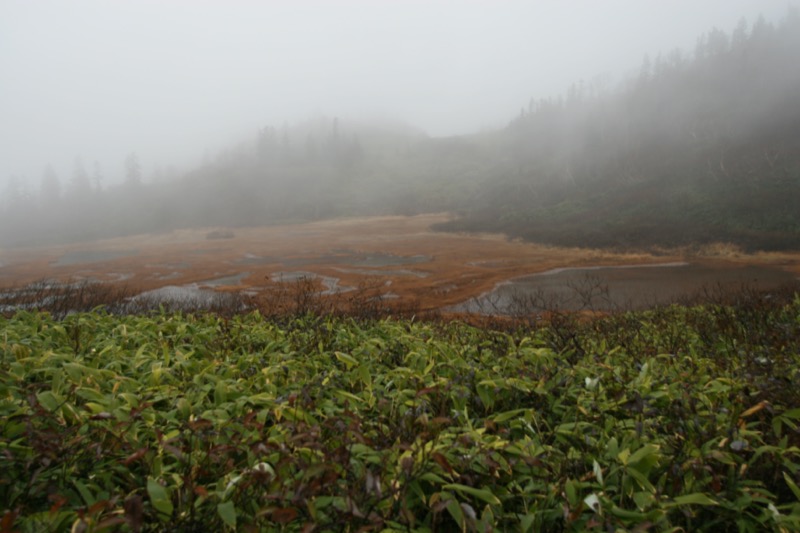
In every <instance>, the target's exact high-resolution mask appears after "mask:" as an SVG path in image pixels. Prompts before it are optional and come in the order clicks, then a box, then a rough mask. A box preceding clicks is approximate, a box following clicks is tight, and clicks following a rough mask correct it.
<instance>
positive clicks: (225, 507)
mask: <svg viewBox="0 0 800 533" xmlns="http://www.w3.org/2000/svg"><path fill="white" fill-rule="evenodd" d="M217 513H218V514H219V516H220V518H222V521H223V522H225V525H227V526H228V527H230V528H232V529H236V507H235V506H234V504H233V502H232V501H227V502H222V503H219V504H217Z"/></svg>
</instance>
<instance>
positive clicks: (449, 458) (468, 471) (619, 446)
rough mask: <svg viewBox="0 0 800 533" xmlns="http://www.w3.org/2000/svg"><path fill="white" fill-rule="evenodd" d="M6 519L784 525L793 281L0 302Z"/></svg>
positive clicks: (23, 524)
mask: <svg viewBox="0 0 800 533" xmlns="http://www.w3.org/2000/svg"><path fill="white" fill-rule="evenodd" d="M0 331H2V338H0V357H1V358H2V359H1V361H2V364H1V365H0V420H2V422H1V423H0V432H1V435H2V436H1V437H0V501H2V502H3V504H4V505H3V507H4V508H5V512H4V514H3V515H2V517H1V518H0V531H3V532H6V531H8V532H10V531H32V532H33V531H35V532H38V531H66V530H70V528H72V531H134V532H139V531H165V530H169V531H224V530H234V529H235V530H238V531H265V530H266V531H330V530H341V531H348V530H349V531H510V530H519V531H585V530H598V531H601V530H602V531H715V532H716V531H796V530H798V529H800V488H798V485H800V428H799V427H798V424H800V391H799V390H798V389H797V386H796V384H797V383H798V382H800V366H798V363H799V362H800V361H798V358H800V355H799V354H800V297H798V296H797V295H796V293H794V292H792V291H786V292H782V293H775V294H771V295H763V294H757V293H753V292H749V293H742V294H740V295H736V296H730V297H726V298H722V297H720V298H719V299H718V300H716V301H713V300H709V301H706V302H705V303H704V304H702V305H695V306H688V305H687V306H670V307H663V308H657V309H653V310H649V311H644V312H628V313H619V314H615V315H612V316H607V317H604V318H597V319H593V320H586V319H581V318H580V317H578V316H576V315H566V314H564V315H552V316H551V317H549V319H546V320H531V322H530V323H529V324H527V325H523V324H522V323H519V322H517V323H513V324H511V323H508V322H501V321H495V322H494V327H487V326H486V325H484V326H482V327H475V326H470V325H467V324H464V323H460V322H442V321H436V322H433V321H427V322H419V321H417V320H415V319H412V318H408V319H402V320H401V319H392V318H381V319H376V318H352V317H350V318H348V317H345V316H336V314H335V313H326V314H314V313H310V312H306V313H295V314H284V315H282V316H281V315H278V314H276V315H274V316H270V317H266V316H265V315H263V314H261V313H258V312H251V313H249V314H238V315H237V314H233V315H231V316H227V317H226V316H222V315H219V314H214V313H200V314H190V313H185V312H174V311H167V310H163V309H162V310H156V311H151V312H150V313H148V314H138V315H131V314H121V315H115V314H111V313H109V312H107V311H105V310H103V309H97V310H95V311H94V312H83V313H72V314H66V315H65V316H63V317H61V318H60V319H58V318H56V317H54V316H53V315H51V314H49V313H46V312H39V311H35V312H34V311H18V312H16V313H14V314H11V315H8V316H6V317H4V318H2V319H0Z"/></svg>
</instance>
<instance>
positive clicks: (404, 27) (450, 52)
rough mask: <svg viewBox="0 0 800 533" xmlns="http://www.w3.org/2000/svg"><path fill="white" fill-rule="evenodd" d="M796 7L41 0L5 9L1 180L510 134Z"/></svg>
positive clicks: (109, 177)
mask: <svg viewBox="0 0 800 533" xmlns="http://www.w3.org/2000/svg"><path fill="white" fill-rule="evenodd" d="M785 9H786V2H785V1H783V0H781V1H772V0H769V1H764V0H759V1H753V0H749V1H745V0H737V1H730V0H728V1H707V2H702V3H697V2H689V1H678V2H668V3H667V2H658V3H656V2H634V1H630V0H627V1H622V0H616V1H612V2H602V3H597V2H588V1H569V2H520V1H512V2H504V3H503V4H502V5H500V6H498V5H497V4H496V3H493V2H476V1H470V2H453V1H450V2H417V1H412V2H402V3H400V2H394V3H383V2H366V1H344V2H319V1H318V2H311V1H301V2H266V3H255V2H243V1H241V2H225V3H223V2H209V1H204V2H187V1H180V2H167V3H164V2H155V1H143V2H113V3H109V2H103V1H86V0H77V1H74V2H57V1H43V2H26V1H16V0H10V1H5V2H3V3H2V5H0V87H2V91H0V116H1V117H2V120H1V121H0V182H3V181H6V180H9V179H11V178H12V177H13V178H15V179H16V180H18V181H19V182H21V183H24V184H27V186H28V187H29V188H31V189H36V188H37V187H38V184H39V182H40V180H41V177H42V173H43V172H44V170H45V168H46V166H47V165H51V166H52V168H53V169H54V171H55V173H56V174H57V175H58V177H59V178H60V179H61V180H62V181H68V180H69V176H70V175H71V173H72V172H73V170H74V167H75V164H76V163H75V161H76V158H81V159H82V161H83V164H85V165H86V166H87V167H89V168H90V169H94V168H96V169H97V173H98V176H99V177H101V178H102V180H103V182H104V183H105V184H106V185H109V184H115V183H120V182H122V181H123V179H124V172H125V167H124V161H125V159H126V157H127V156H128V155H129V154H130V153H132V152H133V153H136V154H137V156H138V157H139V159H140V161H141V165H142V172H143V174H144V179H145V180H146V181H150V180H153V179H156V178H157V177H158V176H162V175H164V174H177V173H180V172H183V171H188V170H191V169H192V168H194V167H196V166H197V165H199V164H201V163H202V162H203V161H204V160H206V161H207V160H208V158H209V157H214V156H216V155H217V154H218V152H219V150H221V149H223V148H225V147H227V146H229V145H230V144H233V143H236V142H239V141H241V140H243V139H247V138H249V137H250V136H251V135H252V134H253V132H255V131H257V129H258V128H261V127H264V126H265V125H281V124H283V123H285V122H286V123H289V124H290V125H291V124H294V123H296V122H298V121H303V120H306V119H309V118H311V117H314V116H318V115H326V116H331V117H333V116H339V117H346V118H348V119H354V120H366V119H376V118H380V119H383V120H395V121H402V122H405V123H407V124H410V125H413V126H414V127H417V128H420V129H422V130H423V131H425V132H426V133H427V134H429V135H431V136H449V135H458V134H468V133H474V132H477V131H479V130H482V129H492V128H496V127H502V126H504V125H505V123H506V122H507V121H508V119H509V117H511V116H513V115H514V113H516V111H517V110H518V108H519V107H520V105H524V104H525V103H526V102H528V101H529V99H531V98H537V99H538V98H545V97H550V96H554V95H557V94H559V93H562V92H563V91H565V90H566V89H567V87H568V86H569V85H570V84H571V83H573V82H577V81H580V80H586V81H594V82H596V83H602V84H606V85H608V86H613V85H614V84H616V83H618V82H619V80H621V79H623V78H624V77H625V76H627V75H629V74H630V73H631V72H632V71H633V70H635V69H636V68H637V67H638V65H639V63H640V62H641V60H642V57H643V56H645V55H647V54H649V55H651V56H652V55H655V54H657V53H658V52H660V51H661V52H665V53H666V52H668V51H669V50H671V49H673V48H676V47H677V48H691V47H692V46H693V45H694V42H695V40H696V39H697V37H698V36H699V35H700V34H702V33H703V32H706V31H708V30H709V29H710V28H712V27H715V26H716V27H720V28H732V27H734V26H735V24H736V23H737V21H738V20H739V19H740V18H741V17H745V18H747V19H748V20H751V21H752V20H755V19H756V18H757V17H758V15H759V14H763V15H765V16H766V17H768V18H775V17H776V16H777V15H779V14H781V13H782V12H783V11H785Z"/></svg>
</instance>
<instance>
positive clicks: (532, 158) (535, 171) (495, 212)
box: [441, 11, 800, 249]
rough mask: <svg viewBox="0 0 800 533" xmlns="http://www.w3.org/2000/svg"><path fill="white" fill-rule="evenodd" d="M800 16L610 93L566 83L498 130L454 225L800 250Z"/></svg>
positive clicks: (678, 58) (653, 69)
mask: <svg viewBox="0 0 800 533" xmlns="http://www.w3.org/2000/svg"><path fill="white" fill-rule="evenodd" d="M797 57H800V15H799V14H798V12H797V11H792V12H790V13H789V15H787V17H786V18H785V19H784V20H783V21H782V22H781V23H780V24H778V25H777V26H772V25H770V24H768V23H766V22H765V21H764V20H763V19H762V20H759V21H757V22H756V23H755V24H754V25H753V26H752V27H750V28H748V26H747V24H746V23H744V22H743V23H742V24H740V26H739V27H737V28H736V30H735V31H734V32H733V33H732V34H731V35H728V34H726V33H725V32H723V31H721V30H714V31H712V32H710V33H709V34H707V35H705V36H703V37H702V38H701V39H700V40H699V41H698V44H697V49H696V50H695V51H694V53H693V54H686V53H685V52H682V51H674V52H672V53H671V54H669V55H667V56H659V57H658V58H656V59H655V60H654V61H650V60H649V59H645V62H644V63H643V64H642V67H641V71H640V74H639V75H638V76H637V77H636V78H635V79H633V80H631V81H630V83H629V84H628V85H627V86H626V87H623V88H621V89H620V90H617V91H614V92H605V91H602V90H600V89H598V88H597V87H592V86H585V85H582V84H579V85H575V86H574V87H573V88H572V89H571V90H570V91H569V93H568V94H567V95H566V97H563V98H559V99H555V100H546V101H540V102H531V104H530V106H529V107H528V108H527V109H523V110H522V111H521V113H520V115H519V117H518V118H516V119H515V120H514V121H512V122H511V124H510V125H509V126H508V128H507V129H506V130H505V131H504V132H502V133H500V134H499V139H498V142H500V143H501V145H502V147H503V150H504V152H503V153H504V154H505V159H506V161H508V164H507V165H506V167H505V172H504V173H503V174H498V173H495V174H494V175H493V176H492V179H490V180H489V179H487V180H486V181H485V182H484V183H483V184H482V187H481V188H480V190H478V191H476V192H475V194H473V195H472V196H471V198H470V199H469V201H468V202H467V204H466V205H465V208H464V209H463V211H462V214H463V218H462V219H461V220H459V221H456V222H453V223H450V224H446V225H443V226H441V227H442V228H447V229H454V230H464V229H467V230H493V231H503V232H506V233H508V234H509V235H512V236H515V237H522V238H525V239H529V240H534V241H541V242H548V243H554V244H563V245H577V246H600V247H618V248H631V247H634V248H635V247H653V246H656V247H671V246H684V245H691V244H698V243H707V242H713V241H723V242H732V243H736V244H738V245H740V246H742V247H744V248H747V249H779V248H794V249H797V248H798V247H800V207H798V205H797V203H796V201H795V199H796V198H800V68H799V67H798V65H797Z"/></svg>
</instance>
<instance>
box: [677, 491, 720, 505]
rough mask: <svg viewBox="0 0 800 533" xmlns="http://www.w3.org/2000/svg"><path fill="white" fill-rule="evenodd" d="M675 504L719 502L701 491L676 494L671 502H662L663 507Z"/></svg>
mask: <svg viewBox="0 0 800 533" xmlns="http://www.w3.org/2000/svg"><path fill="white" fill-rule="evenodd" d="M676 505H719V503H718V502H717V501H716V500H714V499H712V498H710V497H708V496H707V495H706V494H704V493H702V492H694V493H692V494H684V495H683V496H676V497H675V498H674V499H673V501H672V502H669V503H666V504H664V506H665V507H673V506H676Z"/></svg>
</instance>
